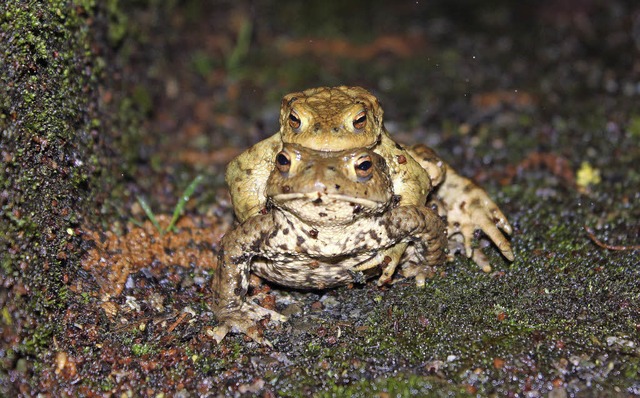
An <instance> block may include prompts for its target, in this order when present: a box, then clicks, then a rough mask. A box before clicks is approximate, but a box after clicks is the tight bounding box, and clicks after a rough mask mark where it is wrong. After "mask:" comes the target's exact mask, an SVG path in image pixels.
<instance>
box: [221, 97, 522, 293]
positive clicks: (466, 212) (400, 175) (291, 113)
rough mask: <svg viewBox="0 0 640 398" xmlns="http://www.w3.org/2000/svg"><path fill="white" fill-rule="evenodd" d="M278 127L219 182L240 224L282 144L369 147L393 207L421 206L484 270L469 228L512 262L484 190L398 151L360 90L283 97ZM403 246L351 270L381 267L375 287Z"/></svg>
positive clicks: (253, 210)
mask: <svg viewBox="0 0 640 398" xmlns="http://www.w3.org/2000/svg"><path fill="white" fill-rule="evenodd" d="M280 124H281V126H280V130H279V131H278V132H277V133H275V134H274V135H273V136H271V137H269V138H267V139H265V140H263V141H261V142H259V143H257V144H256V145H254V146H253V147H251V148H249V149H248V150H246V151H245V152H244V153H242V154H240V155H239V156H238V157H237V158H235V159H234V160H233V161H232V162H231V163H230V164H229V166H228V168H227V175H226V180H227V184H228V185H229V189H230V192H231V198H232V201H233V206H234V210H235V212H236V215H237V217H238V219H239V220H240V221H245V220H247V219H248V218H250V217H252V216H254V215H256V214H259V213H260V212H261V211H262V210H263V209H264V208H265V206H266V203H267V195H266V191H267V189H268V184H267V179H268V177H269V174H270V172H271V169H272V167H271V165H272V162H273V159H274V158H275V156H276V154H277V153H278V152H279V151H280V150H281V149H282V147H283V145H284V144H287V143H293V144H299V145H301V146H304V147H306V148H310V149H314V150H318V151H327V152H332V151H343V150H348V149H354V148H370V149H372V150H373V152H375V153H376V154H378V155H380V156H382V157H383V158H384V159H385V160H386V162H387V166H388V168H389V175H390V178H391V181H392V185H393V192H394V194H395V195H397V196H398V197H399V205H400V206H407V205H414V206H415V205H424V204H425V203H427V204H428V205H432V206H436V207H437V208H438V211H439V213H440V214H441V215H443V216H446V219H447V229H448V236H449V239H450V244H451V246H452V248H453V247H455V246H456V245H457V246H460V245H461V246H462V247H464V251H465V253H466V255H467V256H468V257H472V258H473V259H474V261H475V262H476V263H478V264H479V265H481V266H482V267H483V269H484V270H485V271H488V270H490V269H491V268H490V266H489V263H488V261H487V260H486V258H484V256H483V255H482V252H481V251H480V249H477V248H473V247H472V241H473V235H474V231H475V230H477V229H479V230H482V231H483V232H484V233H485V234H486V235H487V236H488V237H489V238H490V239H491V240H492V241H493V242H494V243H495V244H496V246H497V247H498V248H499V249H500V251H501V252H502V254H503V255H504V256H505V257H506V258H507V259H508V260H510V261H513V259H514V256H513V252H512V250H511V246H510V244H509V241H508V240H507V239H506V238H505V236H504V235H503V233H502V232H501V230H502V231H504V232H505V233H507V234H510V233H511V232H512V228H511V226H510V225H509V222H508V221H507V218H506V217H505V216H504V215H503V214H502V212H501V211H500V209H499V208H498V207H497V206H496V204H495V203H494V202H493V201H492V200H491V199H490V198H489V196H488V195H487V193H486V192H485V191H484V190H483V189H482V188H480V187H478V186H477V185H475V184H474V183H473V182H472V181H470V180H469V179H467V178H465V177H462V176H461V175H459V174H458V173H456V172H455V171H454V170H453V169H452V168H451V167H449V166H448V165H447V164H446V163H445V162H443V161H442V160H441V159H440V158H439V157H438V156H437V155H436V153H435V152H434V151H433V150H432V149H430V148H428V147H426V146H425V145H421V144H418V145H414V146H412V147H408V148H405V147H403V146H401V145H399V144H398V143H396V142H395V141H393V140H392V139H391V137H390V136H389V133H388V132H387V130H386V129H385V127H384V124H383V110H382V107H381V106H380V104H379V103H378V100H377V99H376V98H375V97H374V96H373V95H372V94H371V93H369V92H368V91H366V90H365V89H363V88H360V87H346V86H341V87H333V88H328V87H320V88H314V89H309V90H305V91H303V92H298V93H292V94H288V95H286V96H285V97H284V98H283V100H282V107H281V112H280ZM405 248H406V244H405V243H400V244H398V245H395V246H393V247H390V248H386V249H384V250H380V251H379V253H378V255H377V256H376V257H375V258H372V259H371V261H370V262H368V263H363V264H361V265H360V267H359V268H358V269H360V270H364V269H367V268H370V267H377V266H379V265H382V266H384V271H383V273H382V275H381V276H380V280H379V283H385V282H388V281H389V280H390V279H391V277H392V275H393V273H394V271H395V268H396V266H397V264H398V262H399V260H400V257H401V256H402V254H403V252H404V251H405ZM454 251H455V250H452V253H453V252H454ZM450 258H452V256H450Z"/></svg>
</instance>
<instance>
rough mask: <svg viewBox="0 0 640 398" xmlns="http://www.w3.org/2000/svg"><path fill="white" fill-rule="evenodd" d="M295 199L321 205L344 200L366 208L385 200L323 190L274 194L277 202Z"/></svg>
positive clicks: (376, 205)
mask: <svg viewBox="0 0 640 398" xmlns="http://www.w3.org/2000/svg"><path fill="white" fill-rule="evenodd" d="M294 200H308V201H309V202H310V203H314V204H318V205H321V204H323V203H327V202H331V203H340V202H344V203H346V204H354V205H360V206H362V207H364V208H372V209H373V208H378V207H380V205H382V204H384V202H377V201H375V200H371V199H365V198H358V197H354V196H349V195H343V194H337V193H329V194H324V193H321V192H307V193H302V192H297V193H283V194H278V195H274V196H273V201H274V202H276V203H284V202H290V201H294Z"/></svg>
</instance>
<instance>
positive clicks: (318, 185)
mask: <svg viewBox="0 0 640 398" xmlns="http://www.w3.org/2000/svg"><path fill="white" fill-rule="evenodd" d="M313 188H314V189H315V190H316V191H318V192H324V190H325V189H327V186H326V185H324V183H323V182H322V181H316V182H315V183H314V184H313Z"/></svg>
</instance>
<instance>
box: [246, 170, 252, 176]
mask: <svg viewBox="0 0 640 398" xmlns="http://www.w3.org/2000/svg"><path fill="white" fill-rule="evenodd" d="M244 173H245V174H246V175H248V176H250V175H251V174H252V173H253V170H251V169H246V170H245V171H244Z"/></svg>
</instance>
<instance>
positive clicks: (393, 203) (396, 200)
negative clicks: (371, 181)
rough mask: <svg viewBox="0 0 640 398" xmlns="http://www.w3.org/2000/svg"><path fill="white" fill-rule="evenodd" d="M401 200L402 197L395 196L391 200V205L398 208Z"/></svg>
mask: <svg viewBox="0 0 640 398" xmlns="http://www.w3.org/2000/svg"><path fill="white" fill-rule="evenodd" d="M401 200H402V195H393V198H391V204H392V205H393V207H396V206H397V205H398V203H400V201H401Z"/></svg>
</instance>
